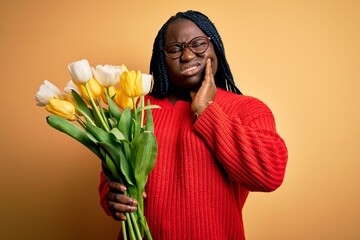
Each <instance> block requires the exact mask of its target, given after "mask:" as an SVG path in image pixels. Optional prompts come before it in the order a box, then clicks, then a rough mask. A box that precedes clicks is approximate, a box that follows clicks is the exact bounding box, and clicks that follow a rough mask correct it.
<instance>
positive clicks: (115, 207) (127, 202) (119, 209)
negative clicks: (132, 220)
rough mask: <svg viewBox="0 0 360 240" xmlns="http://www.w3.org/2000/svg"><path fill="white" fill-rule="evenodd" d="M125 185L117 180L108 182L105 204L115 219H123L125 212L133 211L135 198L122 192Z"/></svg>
mask: <svg viewBox="0 0 360 240" xmlns="http://www.w3.org/2000/svg"><path fill="white" fill-rule="evenodd" d="M125 191H126V187H125V186H124V185H122V184H120V183H118V182H110V183H109V192H108V193H107V195H106V199H107V205H108V208H109V210H110V212H111V213H112V216H113V218H114V219H115V220H117V221H125V220H126V217H125V215H124V213H125V212H135V211H136V206H137V204H138V202H137V200H136V199H134V198H131V197H128V196H126V195H125V194H124V192H125Z"/></svg>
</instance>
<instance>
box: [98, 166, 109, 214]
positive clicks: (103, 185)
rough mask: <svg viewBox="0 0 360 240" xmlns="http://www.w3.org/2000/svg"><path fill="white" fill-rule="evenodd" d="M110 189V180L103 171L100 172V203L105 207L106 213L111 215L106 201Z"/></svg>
mask: <svg viewBox="0 0 360 240" xmlns="http://www.w3.org/2000/svg"><path fill="white" fill-rule="evenodd" d="M108 191H109V181H108V180H107V179H106V177H105V174H104V173H103V172H102V171H101V173H100V183H99V197H100V205H101V207H102V208H103V209H104V211H105V213H106V214H107V215H109V216H111V213H110V211H109V208H108V205H107V203H106V194H107V193H108Z"/></svg>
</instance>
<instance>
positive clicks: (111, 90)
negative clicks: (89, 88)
mask: <svg viewBox="0 0 360 240" xmlns="http://www.w3.org/2000/svg"><path fill="white" fill-rule="evenodd" d="M108 89H109V91H108ZM108 89H107V88H102V93H101V98H102V100H103V101H104V103H106V104H108V101H107V98H106V95H105V93H106V94H108V95H109V97H110V98H112V97H113V96H115V95H116V88H115V87H114V86H111V87H109V88H108Z"/></svg>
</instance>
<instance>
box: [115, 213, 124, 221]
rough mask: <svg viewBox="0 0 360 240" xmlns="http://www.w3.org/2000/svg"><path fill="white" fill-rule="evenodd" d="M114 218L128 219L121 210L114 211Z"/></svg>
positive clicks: (118, 219) (119, 219) (117, 219)
mask: <svg viewBox="0 0 360 240" xmlns="http://www.w3.org/2000/svg"><path fill="white" fill-rule="evenodd" d="M113 218H114V219H115V220H116V221H126V216H125V214H123V213H119V212H116V213H114V214H113Z"/></svg>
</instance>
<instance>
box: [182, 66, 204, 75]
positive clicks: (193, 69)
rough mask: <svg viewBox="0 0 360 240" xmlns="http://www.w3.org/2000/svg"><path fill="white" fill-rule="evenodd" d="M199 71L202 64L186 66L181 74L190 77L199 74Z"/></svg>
mask: <svg viewBox="0 0 360 240" xmlns="http://www.w3.org/2000/svg"><path fill="white" fill-rule="evenodd" d="M199 71H200V64H191V65H184V66H183V67H182V69H181V74H182V75H183V76H187V77H188V76H192V75H195V74H197V73H198V72H199Z"/></svg>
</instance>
